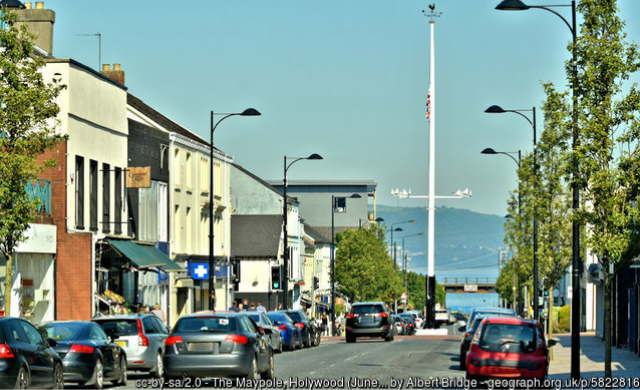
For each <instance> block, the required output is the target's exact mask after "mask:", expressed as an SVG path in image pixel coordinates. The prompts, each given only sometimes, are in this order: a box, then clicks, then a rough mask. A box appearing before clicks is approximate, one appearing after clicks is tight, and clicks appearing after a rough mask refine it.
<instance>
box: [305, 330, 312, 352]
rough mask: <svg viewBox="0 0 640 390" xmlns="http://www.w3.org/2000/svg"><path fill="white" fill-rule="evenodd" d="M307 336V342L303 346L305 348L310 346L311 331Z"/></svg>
mask: <svg viewBox="0 0 640 390" xmlns="http://www.w3.org/2000/svg"><path fill="white" fill-rule="evenodd" d="M308 336H309V337H307V342H306V343H305V345H304V346H305V347H306V348H311V333H309V335H308Z"/></svg>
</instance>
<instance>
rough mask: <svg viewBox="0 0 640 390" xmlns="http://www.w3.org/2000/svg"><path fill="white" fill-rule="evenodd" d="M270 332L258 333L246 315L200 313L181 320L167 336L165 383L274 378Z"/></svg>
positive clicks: (266, 330)
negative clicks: (189, 380)
mask: <svg viewBox="0 0 640 390" xmlns="http://www.w3.org/2000/svg"><path fill="white" fill-rule="evenodd" d="M270 332H271V330H270V329H264V331H261V330H260V328H259V327H258V325H257V324H256V323H255V322H254V321H253V320H252V319H251V317H249V316H248V315H247V313H246V312H239V313H238V312H203V313H196V314H190V315H186V316H182V317H180V319H179V320H178V322H176V324H175V326H174V327H173V328H172V330H171V333H170V334H169V337H167V341H166V342H165V344H166V349H165V354H164V372H165V377H166V378H167V379H168V380H171V379H172V378H177V377H182V376H183V375H185V374H186V375H188V376H189V377H191V378H194V377H196V378H211V377H239V376H243V377H246V378H247V379H251V380H255V379H258V374H260V376H261V377H262V379H273V378H274V368H273V348H272V346H271V342H270V341H269V336H270V335H269V334H268V333H270Z"/></svg>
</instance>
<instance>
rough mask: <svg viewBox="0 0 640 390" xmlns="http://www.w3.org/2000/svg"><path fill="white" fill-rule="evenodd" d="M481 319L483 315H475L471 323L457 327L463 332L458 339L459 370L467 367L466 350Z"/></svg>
mask: <svg viewBox="0 0 640 390" xmlns="http://www.w3.org/2000/svg"><path fill="white" fill-rule="evenodd" d="M483 319H484V316H476V317H475V318H474V319H473V324H468V325H467V326H461V327H459V328H458V330H459V331H461V332H465V334H464V335H462V339H461V340H460V370H462V371H464V370H466V369H467V352H469V347H470V346H471V341H472V340H473V335H474V334H475V333H476V330H478V325H480V323H481V322H482V320H483Z"/></svg>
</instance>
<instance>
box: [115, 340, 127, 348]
mask: <svg viewBox="0 0 640 390" xmlns="http://www.w3.org/2000/svg"><path fill="white" fill-rule="evenodd" d="M116 344H118V345H119V346H121V347H122V348H124V347H126V346H127V342H126V341H116Z"/></svg>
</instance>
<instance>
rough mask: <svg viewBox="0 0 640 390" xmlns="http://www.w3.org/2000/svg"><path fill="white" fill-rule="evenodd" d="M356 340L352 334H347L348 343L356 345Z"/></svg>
mask: <svg viewBox="0 0 640 390" xmlns="http://www.w3.org/2000/svg"><path fill="white" fill-rule="evenodd" d="M355 342H356V338H355V337H354V336H352V335H350V334H347V343H355Z"/></svg>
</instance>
